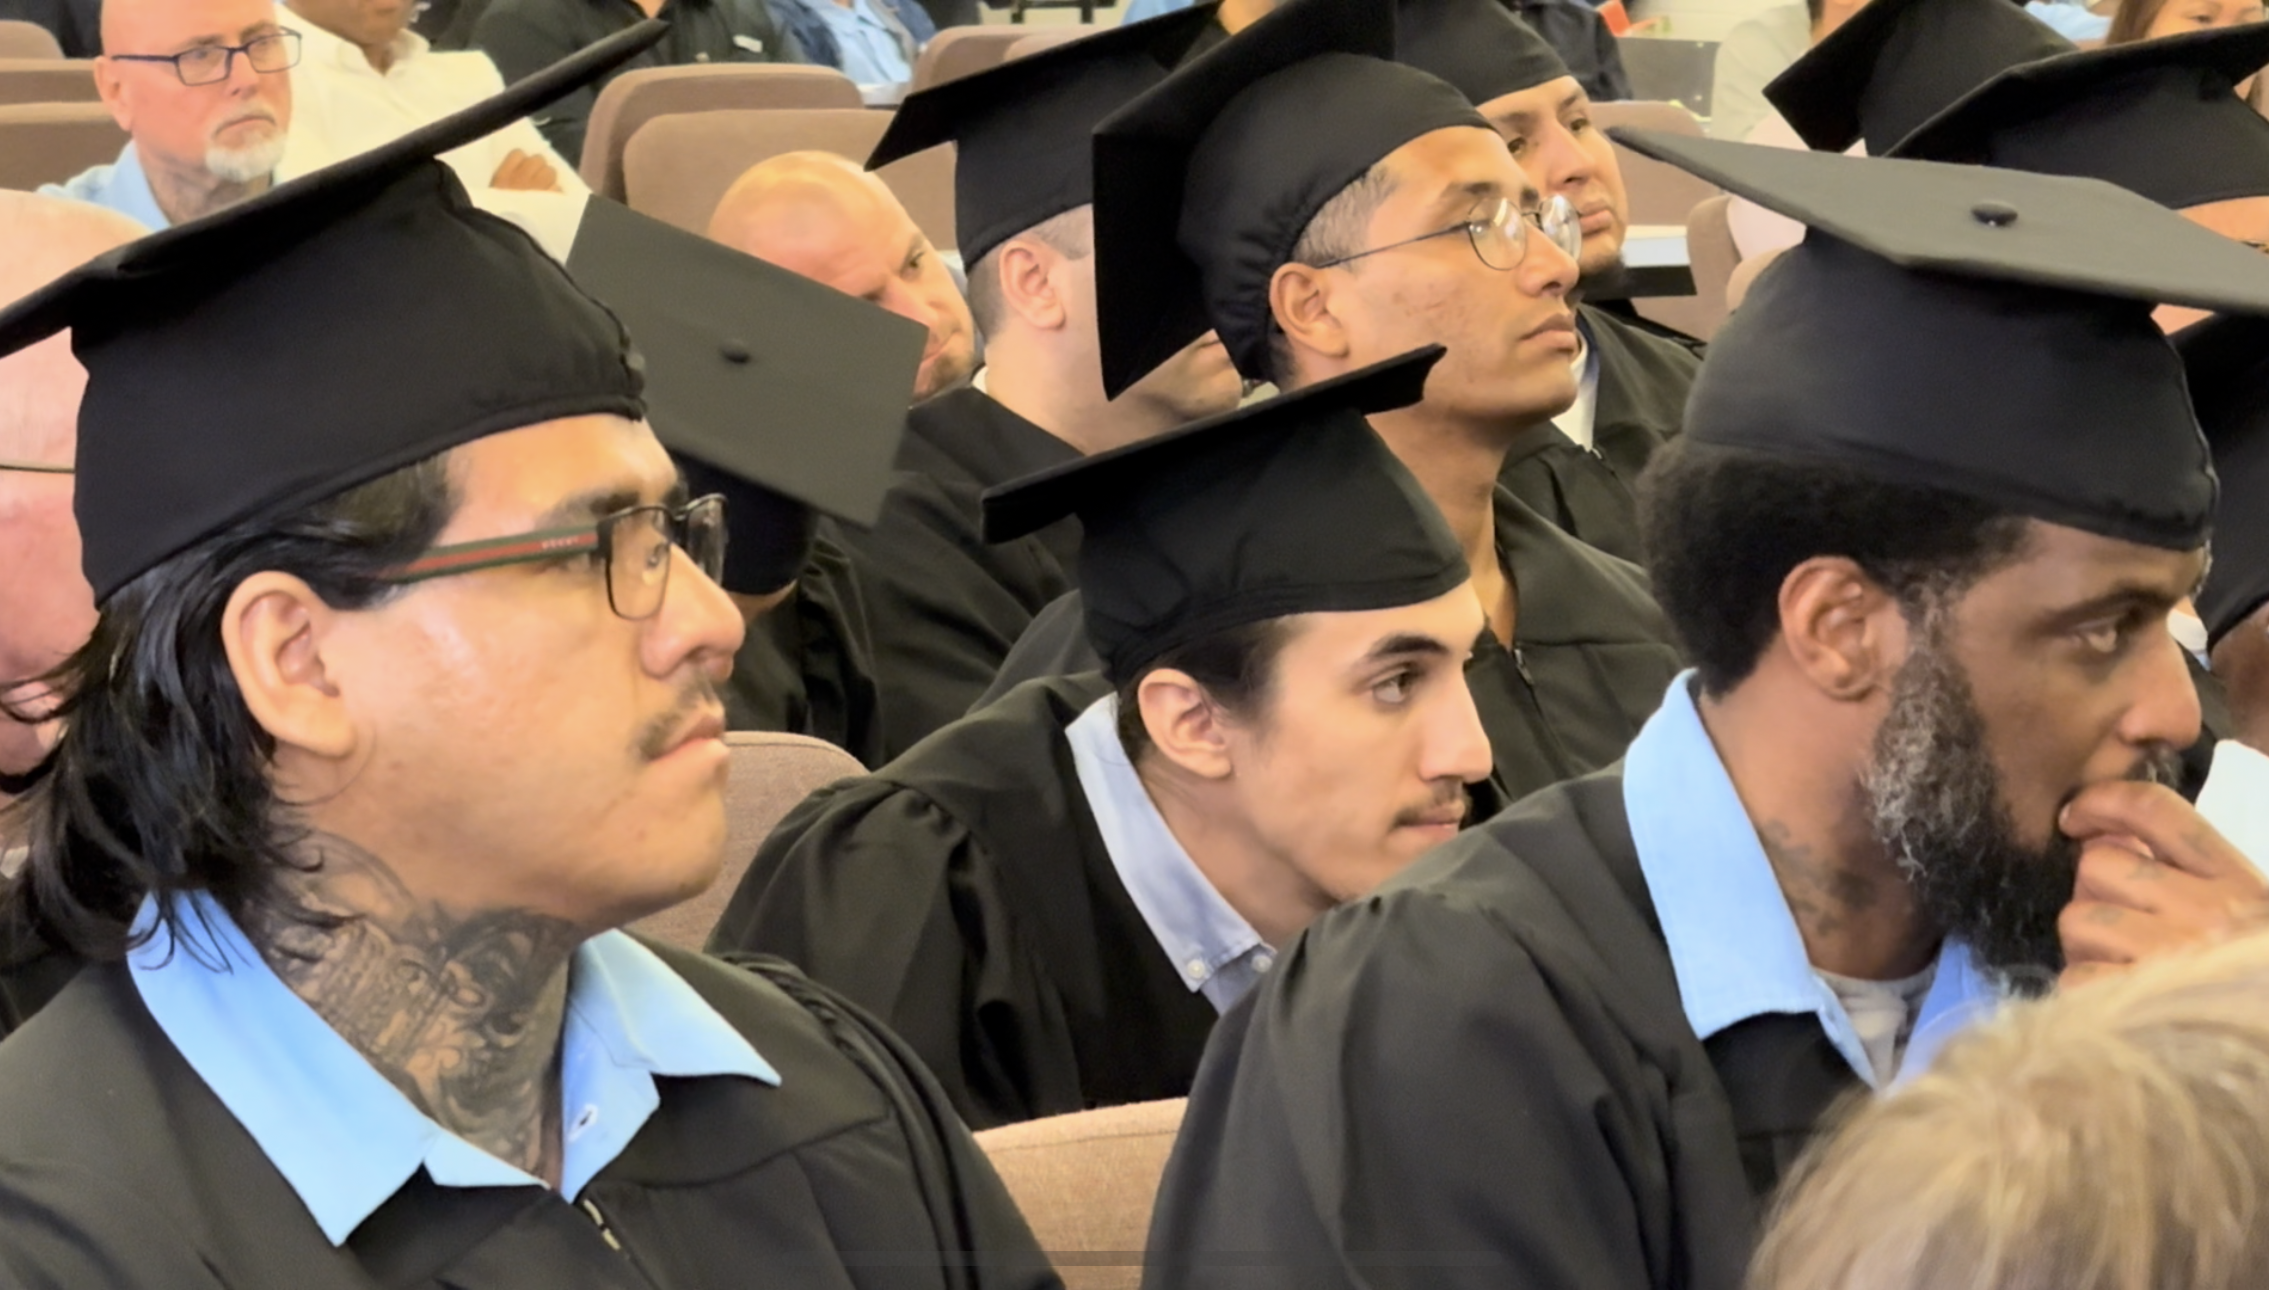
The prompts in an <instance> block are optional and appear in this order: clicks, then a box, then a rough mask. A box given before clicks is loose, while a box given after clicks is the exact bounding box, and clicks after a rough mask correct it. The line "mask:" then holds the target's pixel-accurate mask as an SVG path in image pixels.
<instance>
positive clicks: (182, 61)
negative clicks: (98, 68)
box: [110, 28, 299, 85]
mask: <svg viewBox="0 0 2269 1290" xmlns="http://www.w3.org/2000/svg"><path fill="white" fill-rule="evenodd" d="M238 54H242V55H244V61H245V62H247V63H250V64H252V70H253V71H256V72H288V71H290V70H291V69H292V68H294V67H297V66H298V65H299V33H298V32H296V31H292V30H290V29H289V28H286V29H285V30H282V31H271V32H269V33H268V34H267V35H265V36H254V37H253V38H252V39H250V40H248V41H245V42H244V43H243V44H241V45H199V46H197V47H196V48H195V49H184V50H182V51H181V52H180V53H178V54H112V55H111V56H110V58H111V61H113V62H119V63H171V64H173V74H174V75H175V76H178V77H180V78H181V83H182V84H183V85H218V84H220V83H221V82H222V81H225V80H227V79H228V78H229V76H230V74H231V73H233V72H235V71H236V56H237V55H238Z"/></svg>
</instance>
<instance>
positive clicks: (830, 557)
mask: <svg viewBox="0 0 2269 1290" xmlns="http://www.w3.org/2000/svg"><path fill="white" fill-rule="evenodd" d="M722 694H723V698H724V700H725V724H726V725H727V726H729V727H730V728H732V729H734V730H779V731H785V732H787V733H789V734H797V735H810V736H812V737H813V738H815V739H824V740H826V741H827V742H829V743H831V744H834V745H835V746H836V747H838V748H841V749H843V750H844V751H845V752H848V753H850V754H851V755H852V756H853V757H856V758H858V759H859V761H860V762H861V763H862V764H863V765H866V766H869V767H874V766H879V765H881V764H882V762H883V760H884V759H883V756H882V746H883V724H882V703H881V698H880V691H879V689H878V688H877V686H876V684H875V660H874V641H873V637H872V633H871V631H870V630H869V628H868V624H867V608H866V601H865V599H864V598H863V597H862V596H861V595H860V592H859V587H858V584H857V581H856V579H855V578H854V577H853V575H852V573H851V561H850V557H849V556H848V555H847V554H846V553H845V552H844V551H843V549H842V548H841V547H839V546H837V545H836V544H835V543H834V542H833V541H830V540H829V539H827V538H825V537H822V538H820V539H818V540H817V541H816V542H814V543H813V545H812V551H811V554H810V555H809V556H808V557H806V558H805V560H804V566H803V568H802V570H800V571H799V573H798V576H797V578H796V589H795V591H793V592H791V593H790V594H789V596H788V598H787V599H786V600H785V601H782V602H781V603H780V604H779V605H778V606H777V607H775V608H774V609H772V610H771V611H770V612H768V613H765V614H762V615H760V616H759V617H758V618H757V620H756V621H755V622H753V623H751V624H749V628H748V635H747V636H746V637H745V638H744V639H743V640H742V642H741V650H740V653H739V654H737V655H735V656H734V658H733V675H732V678H731V679H730V680H729V681H727V682H726V684H725V686H724V689H723V692H722Z"/></svg>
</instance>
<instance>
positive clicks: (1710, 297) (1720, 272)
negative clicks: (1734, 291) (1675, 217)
mask: <svg viewBox="0 0 2269 1290" xmlns="http://www.w3.org/2000/svg"><path fill="white" fill-rule="evenodd" d="M1731 205H1733V198H1731V197H1729V196H1727V195H1726V194H1724V193H1719V194H1718V195H1717V196H1715V197H1709V198H1705V199H1703V200H1702V201H1700V202H1698V203H1696V204H1695V206H1694V213H1693V214H1691V215H1689V216H1687V217H1686V266H1687V268H1688V269H1689V270H1691V271H1692V273H1693V275H1694V305H1695V307H1696V310H1697V314H1698V316H1697V317H1696V319H1695V321H1694V322H1693V324H1692V325H1689V326H1687V327H1686V328H1684V330H1685V331H1686V332H1687V333H1688V334H1690V335H1693V336H1696V337H1698V338H1700V339H1702V340H1708V339H1709V338H1710V337H1712V336H1714V335H1716V334H1717V329H1718V328H1719V327H1721V326H1723V325H1724V324H1725V315H1726V312H1727V305H1726V300H1725V285H1726V283H1727V282H1729V281H1731V280H1732V278H1733V269H1734V266H1735V265H1738V264H1740V263H1741V248H1739V247H1737V246H1735V245H1734V243H1733V226H1732V225H1731V224H1729V223H1727V222H1726V209H1727V208H1728V207H1730V206H1731Z"/></svg>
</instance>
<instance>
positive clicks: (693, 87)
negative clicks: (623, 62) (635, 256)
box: [576, 63, 861, 201]
mask: <svg viewBox="0 0 2269 1290" xmlns="http://www.w3.org/2000/svg"><path fill="white" fill-rule="evenodd" d="M859 106H861V102H860V99H859V87H858V86H857V85H856V84H854V83H852V80H851V78H850V77H848V76H845V75H844V74H843V73H841V72H839V71H836V70H835V69H834V68H832V67H812V66H809V65H806V64H803V63H730V64H723V65H697V66H687V67H642V68H639V69H638V70H637V71H633V72H624V73H623V74H622V75H620V76H617V77H615V78H614V80H612V81H610V82H608V83H607V87H606V88H605V89H603V90H601V91H599V98H598V101H597V102H596V103H593V104H592V105H591V121H590V124H589V126H588V127H587V128H586V129H585V130H584V132H583V157H582V160H581V161H580V163H579V164H578V165H577V167H576V169H577V171H578V172H579V173H581V175H582V176H583V182H584V183H586V184H589V185H590V186H591V191H592V192H594V193H598V194H599V195H600V196H602V197H612V198H614V199H615V200H616V201H621V200H622V196H623V187H622V150H623V145H624V144H626V143H628V142H629V141H630V136H632V135H634V134H636V133H638V129H639V127H640V126H643V125H645V124H646V123H647V122H648V121H651V120H653V119H654V118H655V117H658V116H670V115H674V114H677V113H681V112H715V111H720V110H729V109H738V108H855V107H859Z"/></svg>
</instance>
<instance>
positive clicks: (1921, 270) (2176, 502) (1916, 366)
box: [1612, 130, 2269, 550]
mask: <svg viewBox="0 0 2269 1290" xmlns="http://www.w3.org/2000/svg"><path fill="white" fill-rule="evenodd" d="M1612 133H1613V134H1614V136H1615V138H1616V139H1617V140H1618V141H1620V142H1621V143H1623V144H1624V145H1625V146H1627V147H1630V148H1633V149H1635V150H1637V151H1639V152H1641V153H1644V154H1646V155H1647V156H1651V157H1655V158H1658V159H1660V160H1663V161H1667V162H1669V163H1670V164H1672V165H1675V166H1678V167H1680V168H1681V169H1684V170H1688V171H1691V172H1693V173H1694V174H1697V175H1700V176H1701V177H1703V178H1704V179H1708V180H1710V181H1712V182H1714V183H1716V184H1718V185H1720V186H1721V187H1724V188H1726V189H1729V190H1731V191H1732V192H1735V193H1738V194H1740V195H1741V196H1743V197H1747V198H1749V199H1750V200H1751V201H1754V202H1757V203H1759V204H1760V205H1763V206H1766V207H1769V208H1770V209H1772V210H1776V211H1779V212H1781V213H1782V214H1784V215H1788V216H1791V217H1793V218H1795V219H1798V220H1802V221H1803V222H1804V223H1806V224H1809V225H1811V231H1810V232H1809V233H1808V234H1807V235H1806V237H1805V239H1804V241H1803V242H1802V243H1801V244H1800V245H1798V246H1797V247H1795V248H1793V249H1791V250H1790V251H1789V252H1788V253H1787V254H1785V255H1783V256H1782V257H1781V258H1780V259H1779V260H1778V261H1776V262H1775V263H1774V264H1773V266H1772V267H1771V268H1770V269H1768V270H1766V271H1765V272H1764V273H1763V274H1761V275H1759V276H1758V278H1757V282H1756V285H1755V286H1753V287H1752V288H1750V292H1749V297H1748V299H1747V300H1746V301H1744V302H1743V303H1742V306H1741V308H1740V310H1739V311H1738V312H1736V313H1735V314H1734V315H1733V317H1732V318H1731V319H1730V320H1728V321H1727V323H1726V325H1725V327H1724V329H1722V330H1721V331H1719V333H1718V334H1717V336H1716V337H1715V338H1713V339H1712V340H1711V342H1710V361H1709V362H1708V363H1706V364H1704V365H1703V368H1702V373H1701V375H1700V377H1698V378H1697V379H1696V381H1695V383H1694V389H1693V393H1692V395H1691V397H1690V398H1689V400H1688V403H1687V406H1686V431H1685V433H1686V437H1687V439H1688V441H1690V442H1693V443H1696V444H1702V445H1710V446H1716V447H1725V448H1739V449H1748V450H1753V451H1757V452H1763V453H1769V454H1772V455H1775V456H1781V457H1800V458H1811V459H1815V460H1822V461H1830V462H1838V463H1842V464H1845V465H1848V466H1851V467H1854V468H1856V469H1860V470H1863V471H1866V472H1868V473H1870V474H1873V475H1876V476H1878V477H1882V478H1886V479H1889V480H1892V481H1895V482H1900V483H1907V484H1913V485H1920V486H1928V487H1936V488H1943V489H1949V490H1953V491H1956V492H1960V493H1964V494H1967V495H1969V496H1972V497H1977V498H1981V499H1983V500H1985V501H1988V502H1991V503H1993V504H1994V505H1996V506H2000V507H2003V508H2005V509H2007V510H2009V511H2011V512H2014V513H2017V514H2022V515H2028V516H2032V517H2034V518H2038V519H2043V520H2048V521H2051V522H2053V523H2057V524H2063V525H2067V526H2070V527H2073V528H2079V529H2084V530H2087V531H2089V532H2092V533H2098V534H2102V535H2105V536H2109V537H2114V538H2119V539H2122V540H2126V541H2132V542H2139V543H2144V544H2147V545H2151V546H2158V547H2164V548H2169V549H2174V550H2187V549H2189V548H2192V547H2195V546H2197V545H2199V544H2200V543H2201V542H2203V541H2204V540H2205V536H2206V532H2207V529H2208V526H2209V521H2210V520H2211V518H2212V514H2213V504H2214V475H2213V471H2212V468H2211V466H2210V464H2209V462H2208V457H2207V452H2206V444H2205V440H2204V439H2203V438H2202V437H2201V436H2200V434H2199V431H2198V423H2197V419H2196V418H2195V417H2194V416H2193V415H2192V412H2191V407H2190V400H2189V398H2188V396H2187V395H2186V394H2185V393H2184V385H2183V373H2182V364H2181V361H2180V360H2179V359H2178V358H2177V357H2176V356H2175V352H2174V349H2173V347H2172V346H2171V345H2169V344H2168V343H2167V341H2166V338H2165V337H2164V336H2163V335H2161V334H2160V332H2159V330H2158V327H2157V326H2156V325H2155V324H2154V323H2153V322H2152V321H2151V306H2152V305H2154V304H2157V303H2160V302H2173V303H2177V304H2187V305H2194V306H2197V307H2200V308H2205V309H2214V310H2238V311H2248V312H2264V311H2269V257H2264V256H2262V255H2260V254H2259V253H2257V252H2254V251H2251V250H2248V249H2246V248H2245V247H2243V246H2240V245H2239V244H2237V243H2235V242H2232V241H2230V240H2229V239H2227V238H2224V237H2220V236H2217V235H2215V234H2213V233H2210V232H2208V231H2206V230H2205V229H2202V228H2200V227H2198V226H2197V225H2195V224H2192V223H2191V222H2190V221H2188V220H2186V219H2184V218H2182V217H2181V216H2179V215H2176V214H2174V213H2173V212H2171V211H2169V210H2166V209H2165V208H2163V207H2161V206H2158V205H2156V204H2154V203H2152V202H2150V201H2147V200H2145V199H2144V198H2141V197H2138V196H2136V195H2135V194H2133V193H2130V192H2128V191H2126V190H2125V189H2122V188H2117V187H2114V186H2113V185H2111V184H2107V183H2103V182H2101V181H2098V180H2092V179H2075V178H2067V177H2063V176H2054V175H2036V174H2029V173H2026V172H2023V171H2014V170H1993V169H1987V168H1984V167H1979V166H1955V165H1946V164H1942V163H1937V162H1925V161H1906V160H1891V159H1882V158H1856V157H1844V156H1838V155H1836V154H1832V153H1820V152H1798V151H1794V150H1790V149H1784V148H1759V147H1749V146H1746V145H1742V144H1735V143H1726V142H1721V141H1714V140H1706V139H1690V138H1680V137H1674V136H1671V135H1665V134H1658V133H1651V132H1639V131H1621V130H1618V131H1614V132H1612Z"/></svg>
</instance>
